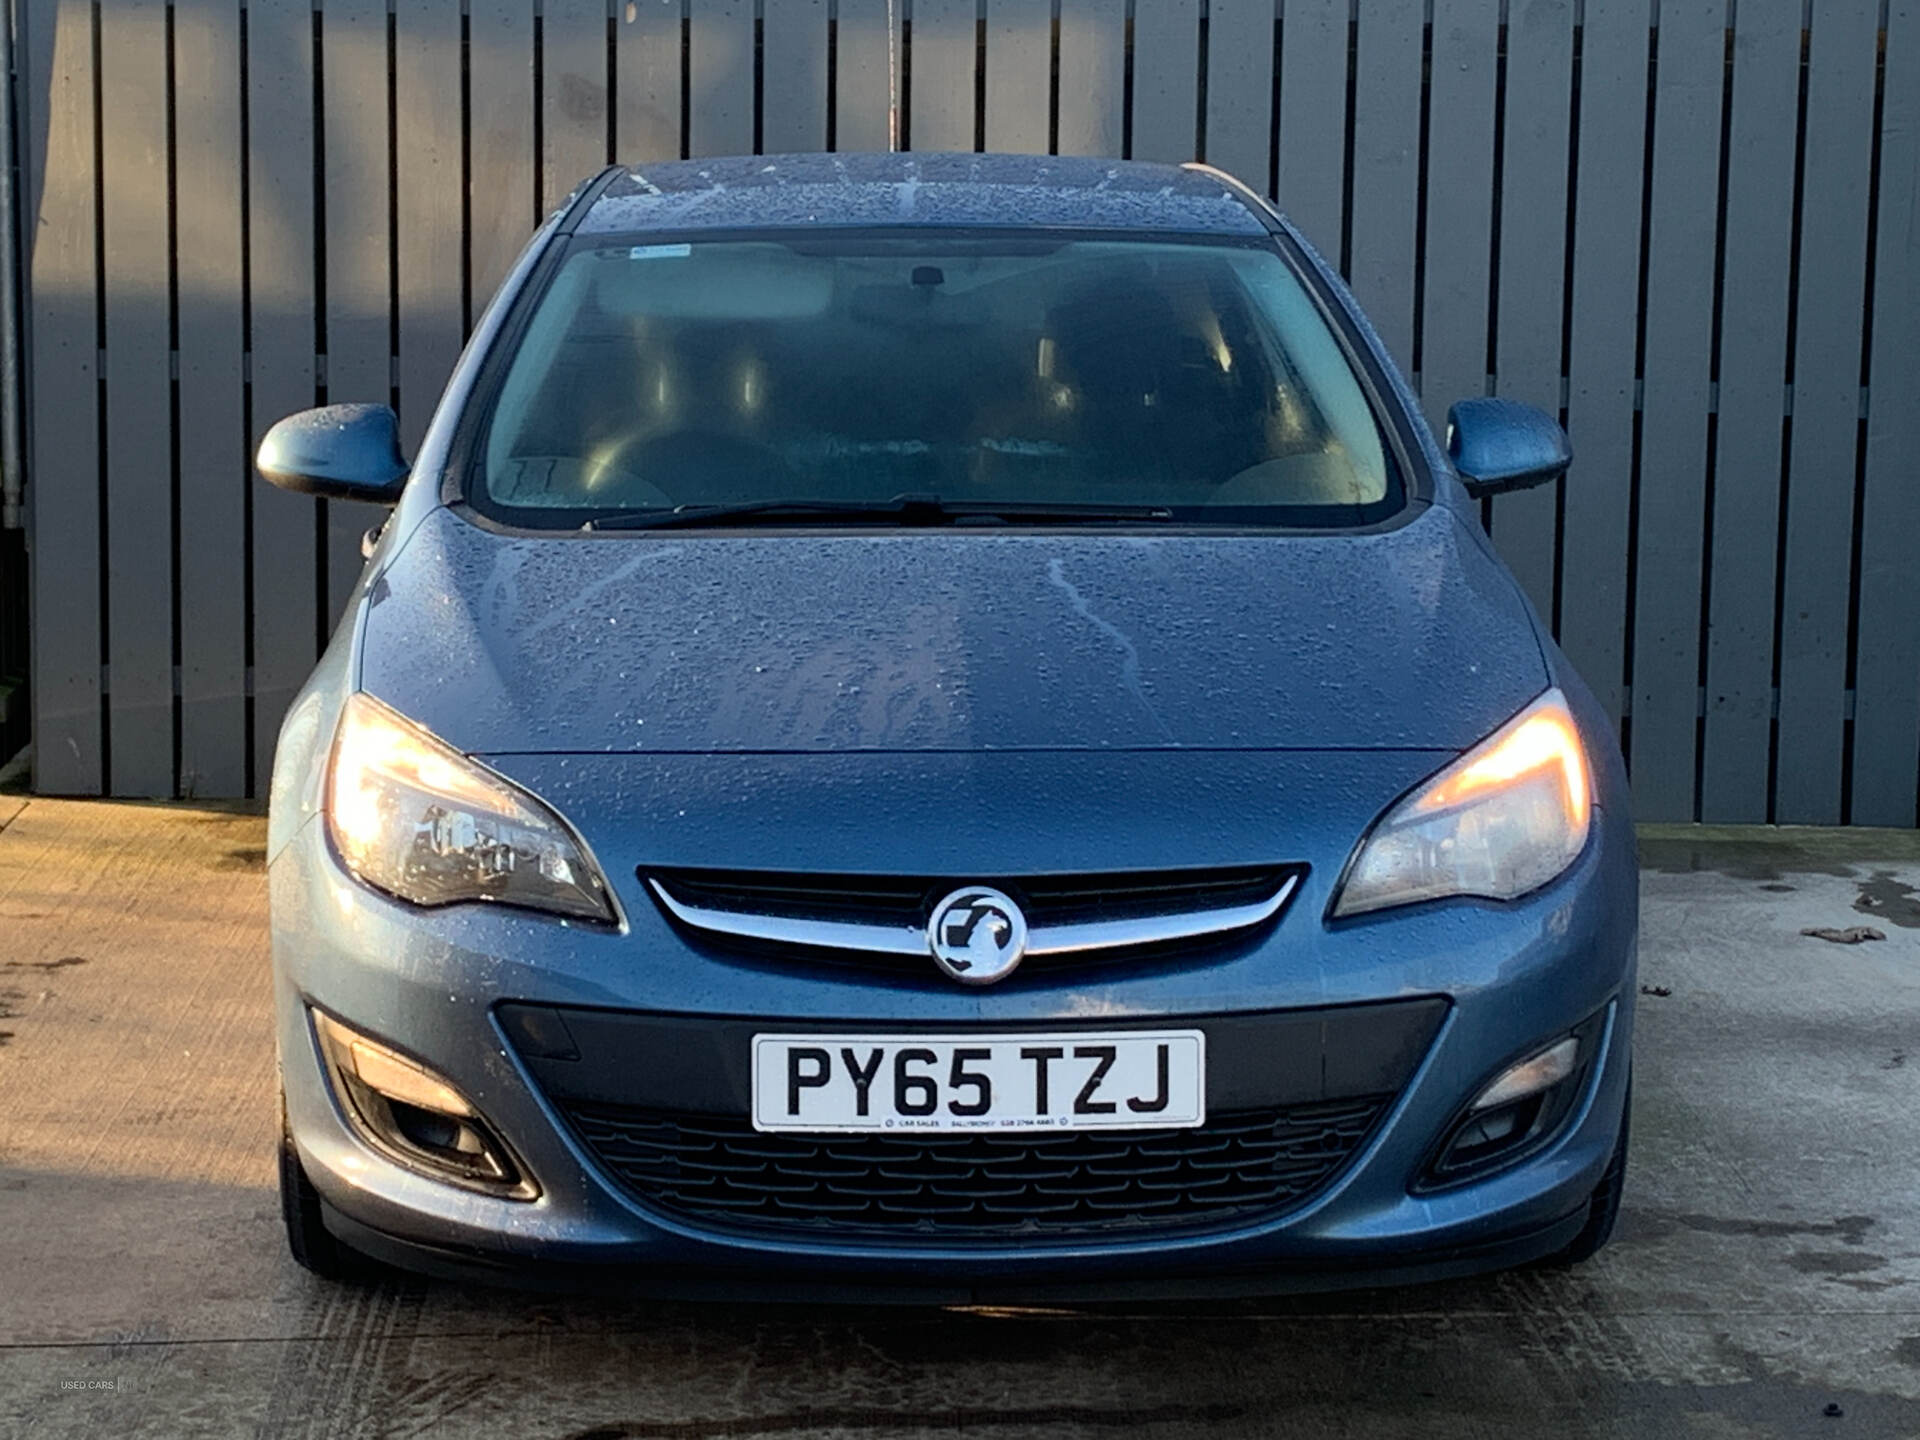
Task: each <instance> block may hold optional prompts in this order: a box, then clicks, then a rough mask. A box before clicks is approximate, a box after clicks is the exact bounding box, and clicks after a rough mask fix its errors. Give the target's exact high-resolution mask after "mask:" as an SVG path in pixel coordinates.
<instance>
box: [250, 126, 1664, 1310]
mask: <svg viewBox="0 0 1920 1440" xmlns="http://www.w3.org/2000/svg"><path fill="white" fill-rule="evenodd" d="M1568 456H1569V451H1568V447H1567V442H1566V437H1565V436H1564V434H1563V433H1562V432H1561V430H1560V428H1559V426H1558V425H1557V424H1555V423H1554V421H1553V420H1551V419H1549V418H1548V417H1546V416H1544V415H1541V414H1540V413H1538V412H1537V411H1533V410H1530V409H1528V408H1526V407H1524V406H1520V405H1517V404H1513V403H1511V402H1506V401H1500V400H1494V399H1487V398H1475V399H1468V400H1464V401H1462V402H1461V403H1460V404H1458V405H1456V406H1455V407H1454V409H1453V411H1452V414H1451V417H1450V423H1449V425H1448V431H1447V435H1446V437H1445V439H1444V444H1443V443H1441V442H1438V441H1436V439H1435V437H1434V436H1433V434H1432V433H1431V432H1430V430H1429V428H1428V426H1427V425H1426V424H1425V422H1424V421H1423V420H1422V418H1421V415H1420V411H1419V408H1418V406H1417V404H1416V402H1415V400H1414V398H1413V396H1412V395H1411V393H1410V392H1409V390H1408V388H1407V386H1406V384H1405V383H1404V381H1403V380H1402V379H1401V378H1400V376H1399V374H1398V373H1397V372H1396V370H1395V369H1394V366H1393V364H1392V362H1391V361H1390V360H1389V359H1388V357H1387V355H1386V353H1385V352H1384V350H1383V349H1382V347H1381V345H1380V343H1379V341H1378V339H1377V338H1376V337H1375V336H1374V335H1373V333H1372V331H1371V330H1370V329H1369V328H1368V326H1367V323H1366V321H1365V320H1364V318H1363V317H1362V316H1361V315H1360V313H1359V311H1358V310H1357V309H1356V307H1355V305H1354V302H1353V300H1352V298H1351V297H1350V296H1349V295H1348V293H1347V291H1346V290H1345V288H1344V287H1343V286H1342V285H1341V283H1340V281H1339V280H1338V279H1337V278H1336V277H1335V276H1334V274H1333V273H1331V271H1330V270H1329V269H1328V267H1327V266H1326V265H1325V264H1324V263H1323V262H1322V261H1321V260H1320V258H1319V257H1318V256H1316V255H1315V254H1314V252H1313V251H1312V250H1311V249H1310V248H1309V247H1308V246H1307V245H1306V244H1305V243H1304V242H1303V241H1302V239H1301V237H1300V236H1299V235H1298V233H1296V232H1295V231H1294V230H1293V229H1292V228H1290V227H1289V225H1288V224H1287V222H1286V221H1285V220H1284V219H1282V218H1281V217H1280V216H1279V215H1278V214H1277V213H1276V212H1275V211H1274V210H1273V209H1272V208H1271V207H1270V206H1268V204H1267V203H1266V202H1265V201H1264V200H1262V199H1261V198H1259V197H1258V196H1256V195H1254V194H1253V193H1251V192H1250V191H1248V190H1246V189H1244V188H1242V187H1241V186H1240V185H1238V184H1237V183H1236V182H1234V181H1233V180H1231V179H1230V178H1228V177H1227V176H1225V175H1222V174H1220V173H1218V172H1217V171H1213V170H1209V169H1207V168H1205V167H1200V166H1187V167H1168V166H1152V165H1139V164H1123V163H1119V162H1109V161H1090V160H1064V159H1049V158H1045V157H1042V158H1019V159H1016V158H1011V157H994V156H975V155H954V156H938V155H932V156H903V155H894V156H813V157H805V156H803V157H781V158H768V157H755V158H752V159H741V160H716V161H698V162H683V163H679V164H664V165H660V166H653V167H646V168H643V169H611V170H608V171H606V172H605V173H603V174H601V175H600V176H598V177H597V178H596V179H594V180H593V181H591V182H590V183H588V184H586V185H584V186H583V187H582V188H581V189H580V190H579V191H577V192H576V193H575V195H574V196H573V198H572V199H571V200H570V201H569V202H568V203H567V204H566V205H565V206H564V207H563V208H562V209H561V210H560V211H559V212H558V213H557V214H555V215H554V216H553V217H552V218H551V219H550V220H549V221H548V222H547V223H546V224H545V226H544V227H543V228H542V229H541V230H540V231H539V233H538V234H537V235H536V236H535V237H534V239H533V241H532V243H531V244H530V245H529V246H528V248H527V250H526V252H525V254H524V256H523V257H522V258H521V260H520V261H519V263H518V265H517V267H516V268H515V269H514V271H513V273H512V274H511V275H510V276H509V278H508V279H507V281H506V283H505V285H504V287H503V288H502V290H501V292H500V294H499V296H498V298H497V299H495V301H494V302H493V304H492V306H491V308H490V309H489V310H488V311H487V313H486V315H485V317H484V319H483V320H482V322H481V323H480V325H479V327H478V331H477V333H476V334H475V336H474V339H473V341H472V343H471V344H470V346H469V347H468V349H467V352H466V354H465V356H464V357H463V358H462V360H461V361H460V364H459V367H458V369H457V371H456V372H455V374H454V376H453V378H452V381H451V383H450V384H449V387H448V389H447V392H446V395H445V397H444V399H443V400H442V402H441V404H440V407H439V410H438V412H437V414H436V415H435V417H434V419H433V422H432V425H431V427H430V428H429V430H428V431H427V433H426V436H425V439H424V441H423V442H422V443H421V445H420V447H419V453H418V454H417V455H416V456H415V457H414V458H413V459H412V460H411V462H409V461H408V460H406V459H405V458H403V456H402V455H401V453H400V448H399V444H398V441H397V432H396V428H395V422H394V417H393V414H392V412H391V411H389V410H388V409H386V408H385V407H383V406H372V405H341V406H332V407H329V408H326V409H322V410H318V411H309V412H306V413H304V414H302V415H297V416H293V417H291V418H289V419H287V420H285V421H282V422H281V423H280V424H279V425H278V426H276V427H275V428H274V429H273V430H272V431H271V432H270V433H269V435H268V436H267V438H266V440H265V441H264V442H263V444H262V446H261V450H260V454H259V468H260V470H261V472H262V473H263V474H264V475H265V477H266V478H267V479H268V480H270V481H272V482H273V483H274V484H276V485H280V486H282V487H285V488H288V489H292V490H296V491H301V492H305V493H309V494H318V495H323V496H333V497H343V498H351V499H358V500H374V501H378V502H380V503H382V504H385V505H388V506H391V507H392V513H391V515H390V516H389V518H388V519H387V520H386V522H385V524H384V525H383V526H382V527H381V529H380V530H379V532H378V533H377V534H371V535H370V536H369V540H368V544H367V547H366V548H367V551H368V557H369V558H368V564H367V566H366V571H365V574H364V576H363V577H362V579H361V582H360V584H359V585H358V587H357V588H356V589H355V591H354V593H353V595H352V597H351V599H350V601H349V603H348V605H347V608H346V613H345V617H344V619H343V620H342V621H341V624H340V627H339V630H338V631H337V633H336V634H335V636H334V639H333V643H332V645H331V647H330V648H329V649H328V651H327V653H326V656H325V658H324V659H323V660H322V661H321V663H320V665H319V667H318V669H317V670H316V671H315V673H314V675H313V678H312V680H311V681H310V682H309V684H308V685H307V687H306V689H305V690H304V691H303V692H302V694H301V695H300V697H299V698H298V700H297V701H296V703H295V704H294V705H293V707H292V710H291V712H290V713H289V715H288V717H287V719H286V723H285V726H284V728H283V729H282V731H281V735H280V741H279V752H278V757H277V760H276V762H275V766H274V776H273V799H272V826H271V839H270V849H269V853H270V862H271V863H270V873H271V890H272V911H273V964H274V976H275V992H276V1000H277V1014H278V1041H279V1058H280V1075H281V1082H282V1086H283V1094H284V1114H285V1124H284V1132H283V1142H282V1145H281V1152H280V1153H281V1164H280V1184H281V1194H282V1198H283V1202H284V1212H285V1218H286V1226H287V1237H288V1240H289V1242H290V1244H291V1247H292V1251H293V1254H294V1256H295V1258H296V1259H298V1260H299V1261H300V1262H301V1263H302V1264H304V1265H306V1266H307V1267H308V1268H310V1269H312V1270H314V1271H317V1272H319V1273H320V1274H322V1275H328V1276H335V1277H350V1276H354V1275H360V1274H367V1273H377V1272H374V1271H371V1270H370V1269H369V1268H368V1262H369V1260H372V1261H379V1262H385V1263H387V1264H393V1265H400V1266H404V1267H408V1268H411V1269H415V1270H420V1271H425V1272H429V1273H441V1274H450V1275H459V1276H480V1277H488V1276H494V1277H498V1278H500V1279H503V1280H511V1279H518V1280H520V1281H524V1282H529V1283H533V1284H538V1285H545V1286H569V1285H582V1284H585V1285H593V1286H612V1287H615V1288H618V1289H623V1290H630V1291H634V1292H651V1293H676V1294H684V1293H703V1294H730V1295H785V1296H797V1297H814V1298H822V1299H828V1298H831V1299H856V1298H880V1299H884V1298H902V1299H913V1300H921V1301H966V1300H987V1299H992V1300H1008V1301H1018V1300H1023V1299H1026V1300H1046V1299H1052V1300H1060V1299H1086V1298H1099V1297H1102V1296H1122V1295H1128V1296H1141V1295H1148V1296H1152V1295H1169V1296H1173V1295H1182V1294H1198V1293H1229V1292H1262V1291H1279V1290H1286V1289H1300V1288H1327V1287H1335V1286H1346V1285H1364V1284H1382V1283H1388V1282H1398V1281H1402V1280H1409V1279H1422V1278H1434V1277H1440V1276H1446V1275H1459V1274H1465V1273H1470V1272H1474V1271H1480V1270H1486V1269H1491V1268H1495V1267H1501V1266H1509V1265H1518V1264H1523V1263H1529V1262H1537V1261H1554V1262H1558V1263H1568V1262H1572V1261H1577V1260H1581V1259H1584V1258H1586V1257H1587V1256H1589V1255H1591V1254H1593V1253H1594V1251H1596V1250H1597V1249H1598V1248H1599V1247H1600V1246H1601V1245H1602V1244H1603V1243H1604V1242H1605V1241H1606V1239H1607V1237H1608V1234H1609V1232H1610V1231H1611V1229H1612V1227H1613V1224H1614V1219H1615V1216H1616V1214H1617V1212H1618V1208H1619V1204H1620V1194H1621V1186H1622V1178H1623V1175H1624V1170H1625V1163H1626V1151H1627V1100H1628V1090H1629V1083H1630V1078H1631V1063H1630V1062H1631V1055H1632V1045H1631V1041H1632V1028H1633V995H1634V985H1633V975H1634V957H1635V934H1636V892H1635V858H1634V836H1633V830H1632V825H1631V821H1630V817H1629V814H1628V807H1627V789H1626V784H1625V781H1624V776H1623V770H1622V765H1621V760H1620V756H1619V753H1618V751H1617V749H1616V746H1615V744H1614V741H1613V738H1612V731H1611V728H1610V725H1609V722H1608V719H1607V717H1606V715H1605V714H1604V713H1603V711H1602V710H1601V709H1600V707H1599V706H1598V705H1597V704H1596V703H1595V701H1594V699H1593V697H1592V695H1591V694H1590V693H1589V692H1588V690H1587V689H1586V688H1585V686H1583V685H1582V683H1581V682H1580V680H1579V678H1578V677H1577V676H1576V675H1575V674H1574V673H1573V671H1572V670H1571V669H1570V668H1569V666H1568V664H1567V662H1566V660H1565V658H1564V657H1563V656H1562V655H1561V654H1560V652H1559V651H1558V649H1557V648H1556V647H1555V646H1554V644H1553V641H1552V639H1551V638H1550V637H1549V635H1548V634H1547V633H1546V632H1545V631H1544V629H1543V628H1542V626H1541V623H1540V620H1539V618H1538V617H1537V616H1536V615H1535V614H1534V613H1533V611H1532V609H1531V608H1530V606H1529V605H1528V602H1527V600H1526V599H1525V597H1524V596H1523V595H1522V593H1521V591H1520V589H1519V588H1518V586H1517V585H1516V584H1515V582H1514V580H1513V579H1512V577H1511V576H1510V575H1509V574H1508V573H1507V571H1506V570H1505V569H1504V568H1503V567H1502V566H1501V563H1500V561H1499V560H1498V559H1497V558H1496V557H1495V554H1494V552H1493V550H1492V548H1491V547H1490V545H1489V542H1488V540H1487V537H1486V535H1485V534H1484V533H1483V532H1482V530H1481V527H1480V524H1479V521H1478V518H1477V510H1478V505H1477V498H1478V497H1480V496H1483V495H1487V494H1492V493H1495V492H1498V491H1502V490H1509V489H1513V488H1516V487H1519V486H1524V485H1531V484H1537V483H1540V482H1543V481H1551V480H1553V479H1555V478H1556V477H1558V476H1559V475H1560V474H1561V473H1562V472H1563V471H1564V469H1565V468H1566V465H1567V462H1568Z"/></svg>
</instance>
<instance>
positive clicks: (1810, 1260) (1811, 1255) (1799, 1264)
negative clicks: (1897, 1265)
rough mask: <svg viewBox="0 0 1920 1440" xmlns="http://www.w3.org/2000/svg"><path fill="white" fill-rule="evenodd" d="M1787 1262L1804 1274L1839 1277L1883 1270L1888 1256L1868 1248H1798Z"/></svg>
mask: <svg viewBox="0 0 1920 1440" xmlns="http://www.w3.org/2000/svg"><path fill="white" fill-rule="evenodd" d="M1787 1263H1788V1264H1789V1265H1791V1266H1792V1267H1793V1268H1794V1269H1796V1270H1798V1271H1799V1272H1800V1273H1801V1274H1802V1275H1825V1276H1828V1277H1830V1278H1832V1279H1838V1278H1839V1277H1840V1276H1842V1275H1860V1274H1864V1273H1865V1272H1866V1271H1869V1270H1883V1269H1885V1268H1886V1264H1887V1257H1886V1256H1884V1255H1875V1254H1873V1253H1872V1252H1871V1251H1867V1250H1796V1251H1794V1252H1793V1254H1791V1255H1789V1256H1788V1257H1787Z"/></svg>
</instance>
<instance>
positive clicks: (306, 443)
mask: <svg viewBox="0 0 1920 1440" xmlns="http://www.w3.org/2000/svg"><path fill="white" fill-rule="evenodd" d="M254 465H255V467H256V468H257V469H258V470H259V471H260V477H261V478H262V479H263V480H266V481H267V482H269V483H270V484H273V485H277V486H279V487H280V488H281V489H282V490H293V491H296V492H298V493H299V494H302V495H325V496H327V497H328V498H330V499H334V500H365V501H368V502H370V503H372V504H374V505H393V504H396V503H398V501H399V499H400V492H401V490H403V489H404V488H405V487H406V482H407V462H406V460H405V458H404V457H403V456H402V455H401V454H400V421H399V419H398V418H397V417H396V416H395V415H394V413H393V411H392V409H391V408H390V407H388V406H385V405H322V406H321V407H320V408H319V409H317V410H302V411H301V412H300V413H299V414H297V415H289V416H287V418H286V419H284V420H282V421H280V422H279V423H278V424H276V425H275V426H274V427H273V428H272V429H271V430H269V431H267V433H266V437H265V438H264V439H262V440H261V442H260V452H259V454H258V455H257V456H255V457H254Z"/></svg>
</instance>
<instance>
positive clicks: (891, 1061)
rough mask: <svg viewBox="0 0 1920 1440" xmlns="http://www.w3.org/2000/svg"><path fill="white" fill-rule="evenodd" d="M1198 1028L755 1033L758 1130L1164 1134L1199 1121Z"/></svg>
mask: <svg viewBox="0 0 1920 1440" xmlns="http://www.w3.org/2000/svg"><path fill="white" fill-rule="evenodd" d="M1206 1043H1207V1042H1206V1036H1205V1034H1204V1033H1202V1032H1201V1031H1198V1030H1152V1031H1148V1030H1124V1031H1113V1032H1107V1033H1098V1034H1094V1033H1089V1032H1087V1031H1084V1030H1080V1031H1071V1032H1067V1033H1063V1034H1058V1035H1036V1034H1019V1035H966V1034H947V1035H756V1036H754V1037H753V1124H754V1128H755V1129H756V1130H815V1131H833V1130H841V1131H844V1130H879V1131H903V1130H904V1131H913V1130H992V1131H1008V1130H1173V1129H1186V1128H1190V1127H1192V1126H1195V1125H1199V1124H1201V1123H1202V1122H1204V1121H1205V1119H1206V1118H1207V1104H1206V1070H1207V1065H1206Z"/></svg>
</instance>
